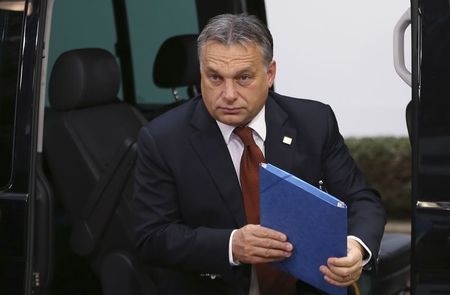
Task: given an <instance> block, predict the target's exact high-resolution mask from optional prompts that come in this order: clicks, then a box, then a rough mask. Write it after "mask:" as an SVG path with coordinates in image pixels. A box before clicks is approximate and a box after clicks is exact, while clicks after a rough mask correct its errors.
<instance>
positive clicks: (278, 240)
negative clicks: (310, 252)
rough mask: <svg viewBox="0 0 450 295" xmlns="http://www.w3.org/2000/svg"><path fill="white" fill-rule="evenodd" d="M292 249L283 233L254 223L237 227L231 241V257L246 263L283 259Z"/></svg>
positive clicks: (289, 254)
mask: <svg viewBox="0 0 450 295" xmlns="http://www.w3.org/2000/svg"><path fill="white" fill-rule="evenodd" d="M292 249H293V246H292V244H291V243H289V242H288V241H287V237H286V235H285V234H283V233H280V232H278V231H275V230H273V229H270V228H266V227H262V226H260V225H255V224H248V225H246V226H244V227H241V228H240V229H238V230H237V231H236V232H235V234H234V236H233V241H232V251H233V259H234V260H235V261H239V262H241V263H248V264H256V263H265V262H272V261H278V260H283V259H285V258H287V257H289V256H291V254H292Z"/></svg>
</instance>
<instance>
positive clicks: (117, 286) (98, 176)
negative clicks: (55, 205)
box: [44, 48, 155, 295]
mask: <svg viewBox="0 0 450 295" xmlns="http://www.w3.org/2000/svg"><path fill="white" fill-rule="evenodd" d="M119 87H120V71H119V66H118V64H117V62H116V59H115V57H114V56H113V55H112V54H111V53H110V52H108V51H106V50H104V49H99V48H84V49H76V50H71V51H68V52H65V53H63V54H62V55H61V56H59V58H58V59H57V60H56V62H55V65H54V67H53V70H52V73H51V76H50V82H49V102H50V109H48V110H47V112H46V115H45V129H44V155H45V159H46V161H47V165H48V170H49V174H50V175H49V176H50V177H49V178H50V181H51V183H52V186H53V189H54V195H55V198H57V199H58V200H60V201H61V203H62V206H63V208H64V211H65V213H66V218H67V221H68V224H69V227H70V229H71V233H70V246H71V248H72V250H73V251H74V252H75V253H77V254H78V255H79V256H82V257H84V258H86V259H87V260H88V261H89V264H90V267H91V268H92V269H93V270H94V272H95V273H96V274H97V276H98V277H99V278H100V281H101V288H102V293H103V294H105V295H113V294H129V295H132V294H146V295H150V294H155V288H154V285H153V282H152V280H151V278H150V277H149V276H148V275H146V273H145V271H144V270H143V269H142V266H141V265H140V264H139V263H138V260H139V259H138V257H137V256H136V252H135V250H134V246H133V243H132V236H131V233H130V232H129V216H130V212H129V211H130V210H129V203H130V201H131V198H132V195H133V172H134V164H135V159H136V139H137V134H138V131H139V129H140V128H141V126H143V125H144V124H145V123H146V119H145V118H144V117H143V116H142V115H141V114H140V112H139V111H138V110H137V109H135V108H134V107H133V106H131V105H129V104H127V103H125V102H122V101H120V100H119V99H118V98H117V94H118V91H119ZM74 275H75V276H76V275H77V274H74Z"/></svg>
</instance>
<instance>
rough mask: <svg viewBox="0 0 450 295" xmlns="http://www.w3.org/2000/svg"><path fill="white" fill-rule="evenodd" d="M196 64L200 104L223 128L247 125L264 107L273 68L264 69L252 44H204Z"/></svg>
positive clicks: (273, 73) (272, 64)
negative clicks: (201, 100) (202, 102)
mask: <svg viewBox="0 0 450 295" xmlns="http://www.w3.org/2000/svg"><path fill="white" fill-rule="evenodd" d="M200 58H201V60H200V73H201V89H202V95H203V101H204V102H205V105H206V108H207V109H208V112H209V113H210V114H211V116H212V117H213V118H214V119H216V120H217V121H220V122H222V123H225V124H227V125H232V126H242V125H246V124H248V123H249V122H250V121H251V120H252V119H253V118H254V117H255V116H256V115H257V114H258V112H259V111H260V110H261V109H262V107H263V106H264V104H265V102H266V99H267V94H268V91H269V88H270V87H271V86H272V83H273V80H274V78H275V71H276V65H275V62H274V61H272V62H271V63H270V65H269V66H268V67H266V66H265V65H264V61H263V55H262V51H261V49H260V48H259V47H257V46H256V44H253V43H249V44H247V45H246V46H242V45H240V44H235V45H231V46H226V45H223V44H221V43H219V42H216V41H208V42H207V43H206V45H205V46H204V47H203V50H202V54H201V57H200Z"/></svg>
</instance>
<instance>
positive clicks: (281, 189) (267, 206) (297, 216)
mask: <svg viewBox="0 0 450 295" xmlns="http://www.w3.org/2000/svg"><path fill="white" fill-rule="evenodd" d="M260 193H261V194H260V210H261V212H260V219H261V225H262V226H265V227H269V228H272V229H275V230H277V231H280V232H282V233H284V234H286V235H287V237H288V240H289V241H290V242H291V243H292V244H293V245H294V250H293V253H292V256H291V257H289V258H287V259H285V260H283V261H281V262H276V263H274V264H275V266H277V267H278V268H280V269H282V270H284V271H285V272H288V273H290V274H291V275H293V276H294V277H296V278H298V279H300V280H301V281H303V282H306V283H308V284H310V285H312V286H314V287H316V288H318V289H321V290H323V291H325V292H327V293H329V294H333V295H345V294H347V289H346V288H341V287H337V286H334V285H331V284H329V283H327V282H326V281H325V280H324V278H323V274H322V273H321V272H320V271H319V267H320V266H321V265H326V264H327V259H328V258H329V257H343V256H346V255H347V206H346V205H345V204H344V203H343V202H342V201H340V200H338V199H336V198H335V197H333V196H331V195H330V194H328V193H326V192H324V191H322V190H320V189H318V188H316V187H315V186H312V185H310V184H309V183H307V182H305V181H303V180H301V179H299V178H297V177H295V176H293V175H292V174H289V173H287V172H285V171H283V170H281V169H279V168H277V167H275V166H273V165H270V164H261V167H260Z"/></svg>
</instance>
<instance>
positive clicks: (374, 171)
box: [345, 137, 411, 219]
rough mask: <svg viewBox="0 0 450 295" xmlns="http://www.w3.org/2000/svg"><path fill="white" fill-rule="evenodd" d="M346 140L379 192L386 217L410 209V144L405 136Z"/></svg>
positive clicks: (395, 216) (402, 216) (405, 214)
mask: <svg viewBox="0 0 450 295" xmlns="http://www.w3.org/2000/svg"><path fill="white" fill-rule="evenodd" d="M345 142H346V144H347V146H348V148H349V150H350V153H351V154H352V156H353V158H354V159H355V161H356V162H357V164H358V166H359V168H360V169H361V170H362V171H363V173H364V174H365V175H366V177H367V179H368V180H369V182H370V184H371V185H372V186H373V187H374V188H375V189H377V190H378V191H379V192H380V194H381V199H382V201H383V205H384V207H385V209H386V212H387V216H388V219H405V218H406V219H407V218H409V216H410V212H411V201H410V200H411V147H410V144H409V140H408V138H405V137H364V138H353V137H351V138H346V139H345Z"/></svg>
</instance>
